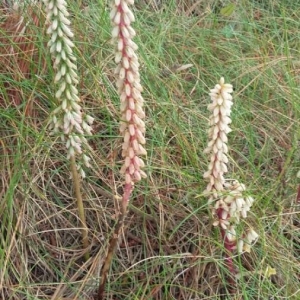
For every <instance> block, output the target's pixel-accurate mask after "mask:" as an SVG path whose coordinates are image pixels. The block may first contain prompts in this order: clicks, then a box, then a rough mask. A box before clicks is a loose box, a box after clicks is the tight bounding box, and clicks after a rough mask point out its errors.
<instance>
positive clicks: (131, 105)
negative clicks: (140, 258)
mask: <svg viewBox="0 0 300 300" xmlns="http://www.w3.org/2000/svg"><path fill="white" fill-rule="evenodd" d="M133 3H134V0H112V1H111V13H110V19H111V22H112V25H113V30H112V38H113V41H115V44H116V46H115V62H116V64H117V67H116V69H115V74H116V76H117V82H116V86H117V91H118V94H119V96H120V102H121V105H120V110H121V124H120V133H121V135H122V136H123V145H122V157H123V158H124V163H123V166H122V168H121V170H120V173H121V174H122V175H124V181H125V182H124V187H123V196H122V200H121V203H120V214H119V218H118V221H117V224H116V226H115V228H114V232H113V236H112V238H111V239H110V242H109V247H108V251H107V256H106V258H105V260H104V263H103V266H102V269H101V272H100V283H99V290H98V295H97V296H96V298H95V299H98V300H102V299H104V291H105V284H106V280H107V274H108V271H109V268H110V265H111V261H112V258H113V255H114V252H115V250H116V247H117V245H118V240H119V236H120V233H121V231H122V228H123V226H124V222H125V219H126V215H127V208H128V203H129V200H130V196H131V193H132V191H133V188H134V183H135V182H138V181H140V180H141V179H142V178H145V177H147V176H146V174H145V172H144V171H143V170H142V168H143V167H144V162H143V160H142V159H141V158H140V156H141V155H146V150H145V148H144V147H143V146H142V145H144V144H145V142H146V140H145V137H144V134H145V123H144V121H143V120H142V119H144V117H145V113H144V110H143V102H144V100H143V97H142V96H141V92H142V87H141V84H140V75H139V62H138V57H137V55H136V54H135V51H136V50H137V48H138V47H137V45H136V44H135V43H134V42H133V41H132V38H133V37H134V36H135V31H134V29H133V28H132V27H131V23H132V22H133V21H134V19H135V18H134V15H133V13H132V11H131V10H130V9H129V7H128V5H132V4H133Z"/></svg>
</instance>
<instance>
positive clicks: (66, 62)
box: [43, 0, 94, 177]
mask: <svg viewBox="0 0 300 300" xmlns="http://www.w3.org/2000/svg"><path fill="white" fill-rule="evenodd" d="M43 2H44V4H45V6H46V13H47V22H48V23H49V27H48V29H47V34H49V35H50V36H51V37H50V40H49V42H48V47H49V48H50V53H51V54H52V57H53V60H54V64H53V67H54V69H55V72H56V74H55V78H54V82H55V84H56V86H57V91H56V93H55V98H56V99H57V101H58V107H57V108H56V109H55V110H54V111H53V114H52V120H51V121H52V124H51V127H52V129H53V131H54V132H55V133H59V134H60V135H61V139H62V141H63V142H65V144H66V148H67V149H68V155H67V157H68V158H70V157H73V156H75V155H79V157H80V159H79V160H78V161H77V168H78V170H79V172H80V174H81V176H82V177H85V172H84V171H83V169H82V166H83V165H85V166H86V167H90V158H89V157H88V156H87V155H85V154H83V149H82V148H83V145H86V146H87V140H86V138H85V135H91V134H92V128H91V124H92V123H93V121H94V119H93V118H92V117H91V116H89V115H86V114H83V113H82V109H81V106H80V104H79V102H80V98H79V97H78V90H77V88H76V86H77V84H78V75H77V66H76V58H75V56H74V55H73V47H74V44H73V42H72V41H71V38H72V37H73V32H72V31H71V29H70V27H69V26H70V24H71V22H70V20H69V19H68V17H69V13H68V11H67V8H66V1H65V0H43Z"/></svg>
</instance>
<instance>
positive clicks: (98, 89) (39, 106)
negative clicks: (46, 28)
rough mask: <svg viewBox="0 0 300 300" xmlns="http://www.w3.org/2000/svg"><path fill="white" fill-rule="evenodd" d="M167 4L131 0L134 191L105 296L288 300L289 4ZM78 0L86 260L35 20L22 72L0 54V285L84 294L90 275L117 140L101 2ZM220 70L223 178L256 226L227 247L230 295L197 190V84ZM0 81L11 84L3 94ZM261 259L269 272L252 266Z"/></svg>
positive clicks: (297, 99) (292, 101) (294, 74)
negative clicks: (136, 108)
mask: <svg viewBox="0 0 300 300" xmlns="http://www.w3.org/2000/svg"><path fill="white" fill-rule="evenodd" d="M71 2H72V1H71ZM169 2H170V3H169ZM169 2H168V1H165V2H163V3H164V4H162V5H159V4H157V5H155V1H137V7H136V9H135V15H136V19H137V21H136V22H135V23H134V27H135V29H136V31H137V36H136V38H135V41H136V43H137V44H138V45H139V50H138V54H139V59H140V62H141V70H140V73H141V77H142V84H143V86H144V93H143V96H144V99H145V109H146V113H147V120H146V124H147V136H146V137H147V150H148V157H147V173H148V178H147V179H146V180H143V181H142V182H141V183H139V184H138V185H137V186H136V189H135V191H134V195H133V197H132V202H131V209H130V212H129V215H128V219H127V223H126V228H125V230H124V234H123V236H122V239H121V241H120V247H119V249H118V250H117V253H116V256H115V259H114V262H113V265H112V269H111V271H110V274H109V282H108V285H107V299H128V300H129V299H155V300H156V299H166V300H169V299H249V300H250V299H251V300H252V299H253V300H254V299H295V300H297V299H299V298H300V289H299V283H300V282H299V278H300V272H299V270H300V264H299V259H300V234H299V232H300V219H299V208H300V207H299V203H296V194H297V188H298V186H299V179H297V178H296V173H297V172H298V170H299V168H300V153H299V141H300V131H299V126H300V123H299V120H300V96H299V83H300V77H299V76H300V61H299V49H300V42H299V41H300V23H299V18H300V2H299V1H292V3H291V1H287V0H286V1H276V0H272V1H271V0H269V1H248V0H243V1H239V2H238V4H237V6H236V8H235V10H234V12H233V14H232V15H231V16H229V17H226V16H222V15H221V13H220V9H221V7H222V5H221V1H200V3H199V6H197V7H196V8H195V11H194V14H192V13H188V14H187V12H188V8H190V7H192V4H193V2H192V1H188V0H187V1H186V5H184V2H183V1H178V2H176V1H175V0H174V1H169ZM202 2H203V3H202ZM204 2H205V3H207V5H206V4H204ZM223 2H224V3H225V4H224V5H227V4H228V3H229V2H230V1H222V3H223ZM82 3H83V4H82V7H81V8H80V7H78V6H76V4H74V5H73V6H72V7H70V11H71V12H72V16H73V17H72V18H73V19H72V24H73V28H74V31H75V33H76V35H75V36H76V39H75V43H76V46H77V48H76V56H77V60H78V67H79V74H80V76H81V81H80V84H79V90H80V96H81V98H82V99H83V101H84V106H85V109H86V110H88V111H89V114H90V115H93V116H95V118H96V121H95V124H94V135H93V137H91V138H89V141H90V144H91V146H92V149H93V150H92V153H91V157H92V160H93V162H94V166H95V167H94V169H93V170H88V171H87V173H88V177H87V179H86V180H85V181H84V182H83V195H84V205H85V208H86V216H87V223H88V227H89V239H90V245H91V258H90V259H89V261H88V262H84V259H83V251H82V249H81V233H80V222H79V219H78V216H77V210H76V205H75V200H74V199H73V196H72V195H73V194H72V183H71V182H70V179H69V166H68V161H67V159H66V151H65V149H64V147H63V145H61V144H60V143H59V142H58V139H56V138H55V137H53V136H50V134H49V131H48V130H47V129H46V125H47V122H48V116H49V114H50V112H51V110H52V109H53V107H54V105H55V103H54V97H53V95H54V87H53V85H52V80H53V78H52V76H53V72H52V67H51V61H50V58H49V55H48V54H47V52H46V46H45V42H46V41H47V38H48V37H47V36H46V35H45V34H44V33H43V31H42V27H43V24H41V25H40V27H37V26H36V25H33V24H32V23H29V25H28V26H29V27H30V28H31V31H30V32H33V35H34V36H35V37H36V38H35V39H34V42H33V43H34V49H35V54H36V55H35V56H34V59H32V61H31V62H30V65H31V67H30V68H31V72H32V74H31V75H30V76H27V75H26V76H24V75H22V74H20V72H19V71H18V69H17V68H13V67H11V65H8V64H7V63H3V61H4V57H6V59H7V54H6V56H5V55H4V54H3V53H1V57H0V68H1V70H4V71H3V72H1V73H2V74H1V84H0V104H1V105H0V114H1V118H0V145H1V146H0V172H1V173H0V179H1V181H0V195H1V198H0V220H1V223H0V232H1V234H0V286H1V289H0V299H9V300H15V299H24V300H25V299H26V300H29V299H30V300H33V299H65V300H66V299H92V295H93V293H94V292H95V291H96V289H97V282H98V274H99V262H100V263H102V259H103V257H104V254H105V251H106V247H107V243H108V239H109V236H110V234H111V232H112V227H113V226H114V224H115V220H116V214H117V206H115V201H114V197H113V196H114V195H116V194H117V193H120V191H121V188H122V180H121V178H120V176H119V173H118V170H119V167H120V163H121V160H120V155H119V153H120V145H121V138H120V137H119V135H118V126H119V125H118V122H119V104H118V102H119V100H118V96H117V93H116V91H115V87H114V75H113V69H114V67H115V64H114V61H113V54H112V53H113V52H112V49H113V46H112V45H111V44H110V30H111V29H110V23H109V18H108V13H109V11H108V8H107V6H106V4H105V3H103V1H96V0H87V1H82ZM145 3H146V4H147V5H144V4H145ZM176 3H177V4H176ZM167 4H170V5H167ZM5 19H6V15H4V16H3V17H1V22H2V24H3V23H4V22H5ZM3 34H7V33H4V31H3V30H1V36H2V35H3ZM2 59H3V60H2ZM186 64H192V67H190V68H188V69H186V70H184V71H181V72H176V69H177V68H178V67H180V66H182V65H186ZM22 76H23V77H24V78H23V77H22ZM221 76H224V77H225V80H226V81H227V82H230V83H232V84H233V86H234V89H235V91H234V94H233V96H234V106H233V111H232V121H233V122H232V124H231V128H232V129H233V132H232V133H231V134H230V135H229V146H230V153H229V155H230V164H229V171H230V172H229V173H228V177H229V178H237V179H239V180H240V181H241V182H243V183H244V184H246V186H247V188H248V191H249V193H251V194H252V195H253V197H254V198H255V199H256V201H255V203H254V206H253V208H252V210H251V214H250V216H249V218H247V222H248V223H249V224H250V225H251V226H253V227H254V228H255V230H256V231H257V232H259V234H260V238H259V240H258V242H257V244H256V245H255V246H254V247H253V249H252V252H251V253H250V254H243V255H241V256H237V257H236V258H235V261H236V265H237V267H238V269H239V273H240V274H241V277H240V279H239V285H238V293H237V295H236V297H235V296H232V295H231V296H230V295H229V291H228V290H227V289H226V276H227V270H226V268H225V265H224V260H223V253H222V250H223V249H222V245H221V243H220V237H219V232H218V230H217V229H215V228H213V227H212V225H211V223H212V221H211V219H210V215H209V208H208V205H207V199H206V198H205V197H204V196H202V192H203V190H204V189H205V187H206V182H205V181H204V180H203V178H202V175H203V173H204V172H205V171H206V168H207V163H208V159H209V158H208V157H206V156H205V155H204V154H203V150H204V148H205V147H206V143H207V134H206V132H207V129H208V124H207V120H208V117H209V112H208V111H207V108H206V107H207V104H208V103H209V101H210V100H209V96H208V92H209V89H210V88H213V86H214V85H215V84H216V83H217V81H218V80H219V78H220V77H221ZM18 78H21V79H22V80H19V79H18ZM7 83H9V86H10V87H12V88H14V89H16V90H17V91H18V92H20V93H21V96H22V102H21V103H20V104H18V105H17V106H15V105H14V104H13V102H12V99H11V98H10V94H9V93H8V89H7ZM28 101H31V102H33V103H34V105H33V107H34V114H33V115H31V116H26V115H25V107H26V104H27V103H28ZM268 266H270V267H272V268H275V269H276V272H277V274H276V275H273V276H271V277H267V276H265V271H266V269H267V267H268ZM51 297H52V298H51ZM76 297H77V298H76Z"/></svg>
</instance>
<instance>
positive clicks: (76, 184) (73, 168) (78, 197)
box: [70, 156, 90, 260]
mask: <svg viewBox="0 0 300 300" xmlns="http://www.w3.org/2000/svg"><path fill="white" fill-rule="evenodd" d="M70 161H71V172H72V179H73V186H74V190H75V198H76V200H77V209H78V215H79V219H80V222H81V226H82V229H81V235H82V245H83V248H84V249H85V250H86V249H88V247H89V241H88V228H87V225H86V220H85V213H84V206H83V200H82V194H81V191H80V179H79V176H78V172H77V168H76V162H75V156H71V158H70ZM89 257H90V255H89V252H86V253H85V254H84V258H85V259H86V260H88V259H89Z"/></svg>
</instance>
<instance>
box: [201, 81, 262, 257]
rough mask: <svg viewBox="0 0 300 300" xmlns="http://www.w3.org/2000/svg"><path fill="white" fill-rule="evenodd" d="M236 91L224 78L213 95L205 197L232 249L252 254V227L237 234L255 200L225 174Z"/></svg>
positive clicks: (256, 235)
mask: <svg viewBox="0 0 300 300" xmlns="http://www.w3.org/2000/svg"><path fill="white" fill-rule="evenodd" d="M232 91H233V88H232V85H231V84H225V81H224V78H221V79H220V82H219V84H217V85H216V86H215V87H214V89H212V90H211V91H210V94H209V95H210V97H211V100H212V103H211V104H209V106H208V109H209V111H211V116H210V118H209V125H210V128H209V131H208V136H209V142H208V146H207V148H206V149H205V150H204V153H206V154H210V163H209V166H208V171H207V172H205V174H204V178H206V179H207V180H208V185H207V187H206V190H205V194H206V195H207V196H208V197H209V203H210V204H212V205H213V214H214V216H215V217H216V220H215V221H214V223H213V225H214V226H220V228H221V231H222V232H223V233H224V234H223V237H224V239H225V243H226V244H227V247H229V248H230V249H229V250H231V251H232V250H234V249H237V250H238V252H239V253H241V252H242V251H248V252H249V251H250V246H251V244H252V243H253V242H254V241H255V240H256V239H257V238H258V234H257V233H256V232H255V231H254V230H253V229H252V228H250V229H248V230H247V231H246V232H244V233H242V234H241V235H239V234H237V232H236V224H239V222H240V219H241V218H246V217H247V213H248V211H249V210H250V207H251V206H252V203H253V201H254V199H253V198H252V197H250V196H244V194H245V191H246V188H245V185H243V184H241V183H239V182H238V181H237V180H233V181H231V182H230V181H226V180H225V178H224V174H226V173H227V172H228V168H227V164H228V157H227V153H228V146H227V142H228V138H227V134H228V133H230V132H231V129H230V128H229V124H230V123H231V119H230V113H231V106H232V104H233V103H232V95H231V93H232Z"/></svg>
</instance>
